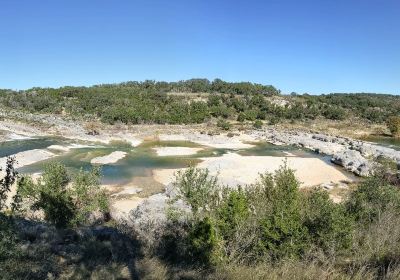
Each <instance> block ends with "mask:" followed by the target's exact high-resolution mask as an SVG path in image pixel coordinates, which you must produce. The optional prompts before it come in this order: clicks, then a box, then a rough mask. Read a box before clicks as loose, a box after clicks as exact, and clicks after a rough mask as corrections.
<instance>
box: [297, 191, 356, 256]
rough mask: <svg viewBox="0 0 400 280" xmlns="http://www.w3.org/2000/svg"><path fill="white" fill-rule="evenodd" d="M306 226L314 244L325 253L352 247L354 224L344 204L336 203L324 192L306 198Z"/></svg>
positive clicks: (315, 192)
mask: <svg viewBox="0 0 400 280" xmlns="http://www.w3.org/2000/svg"><path fill="white" fill-rule="evenodd" d="M304 206H305V207H304V208H305V211H304V212H305V213H304V218H303V219H304V224H305V226H306V227H307V230H308V234H309V238H310V239H311V241H312V243H313V244H314V245H315V246H317V247H319V248H321V249H323V250H324V251H325V252H328V251H333V252H335V251H337V250H343V249H347V248H349V247H350V245H351V240H352V239H351V237H352V235H351V234H352V229H353V222H352V219H351V218H350V216H349V215H348V214H347V212H346V211H345V208H344V206H343V205H342V204H336V203H334V202H333V201H332V200H331V199H330V198H329V194H328V193H327V192H326V191H323V190H319V189H316V190H313V191H312V192H311V193H310V194H308V195H307V196H306V197H305V201H304Z"/></svg>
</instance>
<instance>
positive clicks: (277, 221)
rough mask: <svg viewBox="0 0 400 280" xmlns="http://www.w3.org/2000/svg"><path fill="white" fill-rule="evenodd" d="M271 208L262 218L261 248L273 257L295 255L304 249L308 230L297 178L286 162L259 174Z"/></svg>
mask: <svg viewBox="0 0 400 280" xmlns="http://www.w3.org/2000/svg"><path fill="white" fill-rule="evenodd" d="M260 184H261V185H262V189H263V192H264V193H265V195H266V197H265V198H266V201H265V203H266V204H269V205H270V211H269V212H268V213H266V215H265V216H264V217H263V218H262V220H261V224H260V226H261V247H262V248H263V249H264V250H265V253H266V254H267V255H269V256H270V257H271V258H272V259H275V260H277V259H281V258H287V257H289V258H296V257H299V256H300V255H301V253H302V252H304V250H305V248H306V245H307V244H306V242H305V241H306V237H307V229H306V227H305V226H304V225H303V224H302V220H301V211H300V210H301V200H300V195H299V192H298V188H299V186H300V183H299V181H298V180H297V179H296V177H295V176H294V172H293V170H291V169H289V168H288V167H287V166H286V165H284V166H282V167H280V169H278V170H277V171H276V172H275V174H273V175H272V174H268V173H267V174H265V175H262V176H261V182H260Z"/></svg>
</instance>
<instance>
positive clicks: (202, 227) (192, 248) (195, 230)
mask: <svg viewBox="0 0 400 280" xmlns="http://www.w3.org/2000/svg"><path fill="white" fill-rule="evenodd" d="M187 238H188V242H189V252H190V255H191V256H192V257H193V258H194V260H196V261H197V262H199V263H201V264H202V265H206V266H207V265H210V264H216V263H218V262H219V261H220V260H221V259H222V255H221V253H220V252H219V250H218V244H219V240H218V236H217V232H216V230H215V226H214V224H213V223H212V221H211V219H210V218H209V217H205V218H204V219H203V220H200V221H196V222H194V224H193V225H192V227H191V229H190V231H189V235H188V237H187Z"/></svg>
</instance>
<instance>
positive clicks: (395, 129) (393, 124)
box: [387, 116, 400, 137]
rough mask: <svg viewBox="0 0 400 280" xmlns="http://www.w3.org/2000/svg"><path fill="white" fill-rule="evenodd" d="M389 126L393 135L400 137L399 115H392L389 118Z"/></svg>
mask: <svg viewBox="0 0 400 280" xmlns="http://www.w3.org/2000/svg"><path fill="white" fill-rule="evenodd" d="M387 126H388V128H389V130H390V133H392V136H393V137H400V117H399V116H391V117H390V118H389V119H388V120H387Z"/></svg>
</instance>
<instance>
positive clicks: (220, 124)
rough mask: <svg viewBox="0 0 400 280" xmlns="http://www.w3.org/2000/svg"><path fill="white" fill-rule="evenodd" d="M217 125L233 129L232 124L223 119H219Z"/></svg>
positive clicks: (225, 128)
mask: <svg viewBox="0 0 400 280" xmlns="http://www.w3.org/2000/svg"><path fill="white" fill-rule="evenodd" d="M217 126H218V127H220V128H222V129H223V130H229V129H231V126H232V125H231V124H230V123H229V122H227V121H225V120H223V119H219V120H218V122H217Z"/></svg>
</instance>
